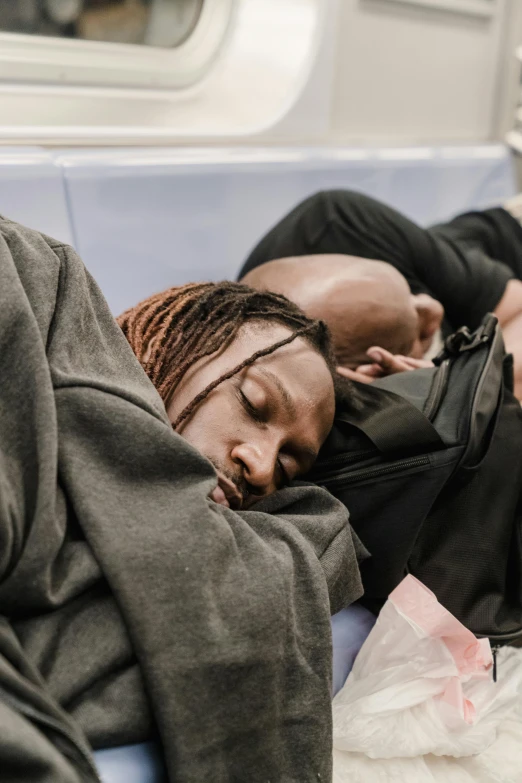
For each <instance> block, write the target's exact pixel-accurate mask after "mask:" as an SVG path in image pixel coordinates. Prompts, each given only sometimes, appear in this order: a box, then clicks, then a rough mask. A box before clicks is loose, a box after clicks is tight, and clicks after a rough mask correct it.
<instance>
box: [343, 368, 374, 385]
mask: <svg viewBox="0 0 522 783" xmlns="http://www.w3.org/2000/svg"><path fill="white" fill-rule="evenodd" d="M337 372H338V373H339V375H342V376H343V378H348V379H349V380H350V381H358V382H359V383H371V382H372V381H373V380H375V378H373V377H371V376H370V375H366V374H365V373H362V372H358V370H349V369H348V368H347V367H337Z"/></svg>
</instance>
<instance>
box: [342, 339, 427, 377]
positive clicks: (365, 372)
mask: <svg viewBox="0 0 522 783" xmlns="http://www.w3.org/2000/svg"><path fill="white" fill-rule="evenodd" d="M366 353H367V355H368V357H369V358H370V359H371V360H372V363H371V364H361V365H359V367H357V368H356V369H355V370H349V369H348V368H347V367H337V372H338V373H339V375H342V376H344V377H345V378H349V379H350V380H351V381H359V383H372V382H373V381H374V380H375V379H376V378H384V377H385V376H386V375H394V374H395V373H398V372H408V371H409V370H418V369H420V368H423V367H433V362H429V361H426V360H425V359H412V358H411V356H401V355H400V354H393V353H390V352H389V351H386V350H385V349H384V348H378V347H374V348H369V349H368V351H367V352H366Z"/></svg>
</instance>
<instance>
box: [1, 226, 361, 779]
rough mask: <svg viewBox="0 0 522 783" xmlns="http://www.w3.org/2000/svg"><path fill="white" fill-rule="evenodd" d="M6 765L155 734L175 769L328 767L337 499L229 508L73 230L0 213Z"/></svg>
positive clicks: (294, 490)
mask: <svg viewBox="0 0 522 783" xmlns="http://www.w3.org/2000/svg"><path fill="white" fill-rule="evenodd" d="M0 280H1V285H0V611H1V613H2V615H3V618H2V617H0V780H1V782H2V783H21V781H23V782H24V783H51V781H52V783H80V781H82V782H83V783H85V781H88V780H89V781H90V780H96V779H97V775H96V772H95V770H94V768H93V762H92V758H91V756H90V752H89V747H88V744H87V741H86V740H89V741H90V742H91V744H96V745H98V746H103V745H105V746H107V745H110V744H115V743H119V744H125V743H127V742H134V741H138V740H145V739H149V738H150V737H151V736H156V733H157V736H158V738H159V741H160V743H161V744H162V747H163V751H164V756H165V762H166V767H167V770H168V775H169V780H170V781H172V783H174V782H175V783H202V781H212V783H244V781H250V782H251V783H266V781H267V780H273V781H276V780H277V781H281V783H283V782H284V781H288V783H290V781H300V783H301V782H302V783H305V782H307V781H310V783H312V781H314V782H316V781H317V780H318V779H320V780H324V781H329V780H331V743H332V737H331V687H330V686H331V663H332V658H331V654H332V651H331V629H330V612H335V611H337V610H338V609H340V608H341V607H342V606H346V605H347V604H349V603H350V602H351V601H353V600H355V599H356V598H358V597H359V596H360V595H361V593H362V588H361V581H360V575H359V570H358V566H357V553H358V554H359V556H363V555H364V552H363V550H362V548H361V547H360V545H359V544H358V541H357V540H354V537H353V536H352V531H351V528H350V526H349V524H348V513H347V511H346V509H345V508H344V507H343V506H342V505H341V504H340V503H339V502H338V501H336V500H335V499H334V498H333V497H332V496H331V495H330V494H329V493H327V492H325V491H324V490H320V489H318V488H317V487H314V486H307V485H305V484H302V483H301V484H299V483H296V484H295V485H293V486H291V487H288V488H286V489H285V490H282V491H281V492H277V493H275V494H274V495H272V496H270V497H269V498H266V499H265V500H263V501H261V502H260V503H259V504H257V505H256V506H255V508H253V509H251V510H248V511H243V512H237V513H236V512H234V511H233V510H231V509H228V508H224V507H223V506H219V505H216V504H215V503H213V502H212V501H211V500H210V499H209V492H210V491H211V490H212V488H213V487H214V486H215V484H216V474H215V471H214V468H213V467H212V465H211V464H210V462H208V461H207V460H206V459H205V458H204V457H203V456H202V455H201V454H200V453H199V452H197V451H196V450H195V449H194V448H193V447H192V446H190V444H189V443H188V442H187V441H185V440H184V439H183V438H181V437H180V436H179V435H177V434H175V433H174V432H173V430H172V426H171V424H170V422H169V420H168V417H167V414H166V411H165V408H164V405H163V403H162V401H161V399H160V397H159V395H158V393H157V391H156V390H155V389H154V387H153V385H152V384H151V382H150V381H149V379H148V378H147V376H146V375H145V373H144V371H143V369H142V368H141V366H140V365H139V363H138V361H137V359H136V357H135V356H134V354H133V353H132V350H131V349H130V346H129V344H128V343H127V341H126V340H125V338H124V336H123V334H122V332H121V330H120V329H119V327H118V326H117V324H116V322H115V321H114V318H113V317H112V315H111V313H110V310H109V308H108V305H107V303H106V301H105V299H104V298H103V296H102V294H101V292H100V290H99V289H98V287H97V285H96V283H95V282H94V281H93V280H92V278H91V277H90V276H89V274H88V273H87V271H86V270H85V268H84V266H83V264H82V262H81V260H80V259H79V258H78V256H77V255H76V253H75V252H74V250H73V249H72V248H70V247H67V246H66V245H63V244H61V243H59V242H56V241H54V240H52V239H49V238H47V237H44V236H42V235H41V234H39V233H37V232H35V231H30V230H29V229H25V228H23V227H21V226H19V225H17V224H16V223H13V222H11V221H8V220H5V219H2V218H0Z"/></svg>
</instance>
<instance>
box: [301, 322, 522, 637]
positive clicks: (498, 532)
mask: <svg viewBox="0 0 522 783" xmlns="http://www.w3.org/2000/svg"><path fill="white" fill-rule="evenodd" d="M435 364H436V366H435V367H433V368H429V369H423V370H415V371H413V372H404V373H400V374H397V375H392V376H389V377H387V378H384V379H380V380H379V381H377V382H375V383H373V384H371V385H365V384H353V386H352V387H351V391H350V392H349V393H348V394H347V396H346V398H345V399H344V401H343V400H340V401H339V403H338V411H337V415H336V421H335V425H334V428H333V430H332V432H331V434H330V436H329V438H328V440H327V442H326V443H325V445H324V447H323V449H322V451H321V454H320V456H319V460H318V462H317V463H316V465H315V467H314V469H313V472H312V474H310V476H309V478H310V479H311V480H312V481H315V482H316V483H317V484H320V485H321V486H324V487H326V488H327V489H328V490H329V491H330V492H332V494H333V495H335V496H336V497H337V498H339V500H341V501H342V502H343V503H344V504H345V505H346V507H347V508H348V509H349V511H350V516H351V523H352V526H353V528H354V529H355V531H356V532H357V534H358V535H359V537H360V538H361V540H362V541H363V543H364V544H365V545H366V547H367V549H368V550H369V552H370V553H371V555H372V557H371V558H370V559H369V560H367V561H366V562H365V563H363V566H362V575H363V582H364V587H365V599H364V600H365V602H366V604H367V606H368V607H369V608H371V609H373V610H374V611H378V609H379V608H380V607H381V606H382V604H383V603H384V601H385V600H386V598H387V596H388V594H389V593H390V592H391V591H392V590H393V589H394V588H395V587H396V586H397V584H398V583H399V582H400V581H401V580H402V578H403V577H404V576H405V574H406V573H411V574H413V575H414V576H416V577H417V578H418V579H420V580H421V581H422V582H423V583H424V584H425V585H426V586H427V587H429V588H430V589H431V590H432V591H433V592H434V593H435V595H436V596H437V598H438V600H439V601H440V602H441V603H442V604H443V605H444V606H445V607H446V608H447V609H449V611H450V612H452V613H453V614H454V615H455V616H456V617H457V618H458V619H459V620H460V621H461V622H462V623H463V624H464V625H466V626H467V627H468V628H469V629H470V630H472V631H473V632H474V633H475V634H477V635H478V636H487V637H489V638H490V640H491V641H492V643H494V644H506V643H510V644H517V643H522V503H521V496H522V492H521V488H522V409H521V406H520V404H519V402H518V401H517V399H516V398H515V397H514V396H513V360H512V357H511V356H509V355H506V353H505V351H504V343H503V339H502V334H501V330H500V327H499V326H498V322H497V319H496V318H495V316H492V315H488V316H486V318H485V319H484V321H483V324H482V326H481V327H480V328H479V329H478V330H477V331H476V332H474V333H472V334H471V333H470V332H469V331H468V330H467V329H465V328H463V329H460V330H459V331H458V332H456V334H454V335H452V336H451V337H449V338H448V339H447V340H446V343H445V348H444V350H443V351H442V353H441V354H440V355H439V356H438V357H437V359H436V362H435Z"/></svg>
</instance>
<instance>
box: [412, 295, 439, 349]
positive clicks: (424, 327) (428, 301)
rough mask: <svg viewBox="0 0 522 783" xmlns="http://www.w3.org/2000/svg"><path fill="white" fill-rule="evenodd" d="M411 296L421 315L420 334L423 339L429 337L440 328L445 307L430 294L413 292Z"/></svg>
mask: <svg viewBox="0 0 522 783" xmlns="http://www.w3.org/2000/svg"><path fill="white" fill-rule="evenodd" d="M411 298H412V300H413V306H414V308H415V310H416V312H417V315H418V317H419V336H420V338H421V340H425V339H429V338H431V337H433V335H434V334H435V332H436V331H437V330H438V329H440V325H441V323H442V319H443V318H444V308H443V306H442V305H441V303H440V302H438V301H437V300H436V299H434V298H433V297H432V296H429V295H428V294H412V297H411Z"/></svg>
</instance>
